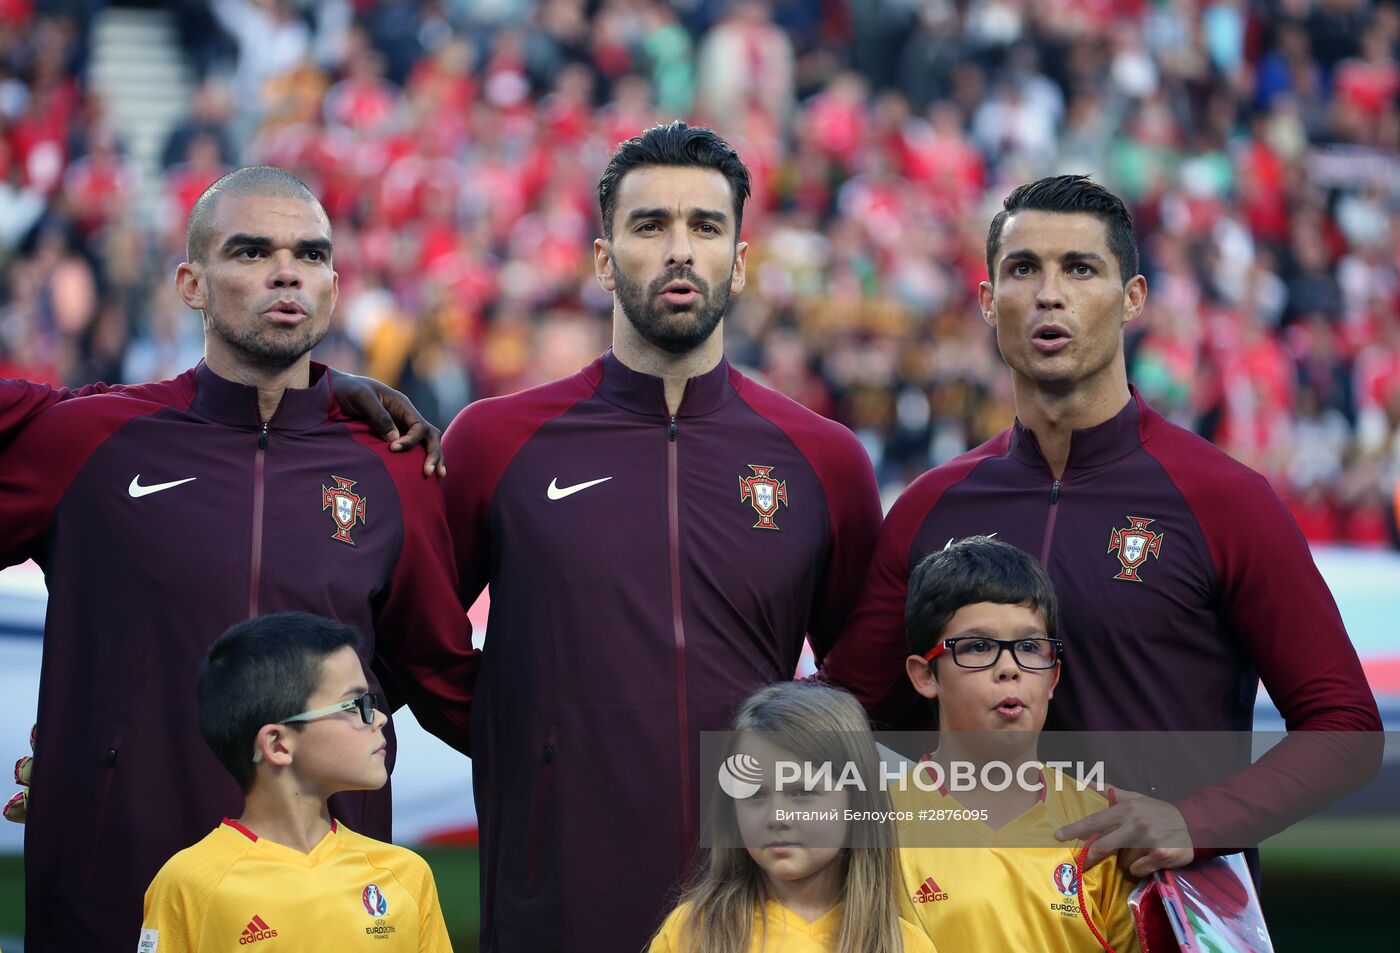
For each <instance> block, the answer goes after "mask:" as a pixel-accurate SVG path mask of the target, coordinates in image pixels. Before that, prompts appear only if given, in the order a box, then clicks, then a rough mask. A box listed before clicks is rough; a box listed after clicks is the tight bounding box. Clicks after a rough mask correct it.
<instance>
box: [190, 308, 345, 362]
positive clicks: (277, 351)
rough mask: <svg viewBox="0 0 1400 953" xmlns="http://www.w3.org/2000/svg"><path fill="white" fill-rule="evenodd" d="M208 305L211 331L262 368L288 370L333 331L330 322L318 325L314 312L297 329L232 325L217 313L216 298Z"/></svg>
mask: <svg viewBox="0 0 1400 953" xmlns="http://www.w3.org/2000/svg"><path fill="white" fill-rule="evenodd" d="M208 305H209V307H208V308H207V309H206V310H205V312H204V314H205V318H206V320H207V321H208V322H209V328H210V330H211V331H213V333H215V334H217V335H218V336H219V338H220V340H222V341H223V342H224V343H225V344H227V345H228V346H229V347H230V348H232V349H233V350H234V351H236V352H237V353H238V355H239V357H241V358H242V359H243V360H244V361H245V362H246V363H247V364H249V365H250V366H252V367H256V368H259V369H260V370H268V371H281V370H286V369H287V368H289V367H291V366H292V365H293V364H295V363H296V362H297V361H298V360H300V359H301V357H302V356H303V355H304V354H306V353H307V352H308V351H310V350H311V349H312V348H314V347H315V346H316V345H318V344H320V343H321V341H322V340H323V339H324V338H325V336H326V333H327V332H328V331H330V322H329V321H326V322H325V323H323V324H321V325H320V326H319V327H317V322H316V321H314V320H313V319H312V318H311V316H310V315H308V316H307V318H306V320H305V321H303V322H302V323H301V324H299V325H297V326H296V327H294V328H277V327H268V326H264V325H254V326H252V327H244V328H237V327H232V326H230V325H229V324H227V323H225V322H224V321H223V320H222V319H220V318H218V317H217V316H216V315H215V312H214V307H213V306H214V302H213V300H212V297H211V300H210V301H209V302H208Z"/></svg>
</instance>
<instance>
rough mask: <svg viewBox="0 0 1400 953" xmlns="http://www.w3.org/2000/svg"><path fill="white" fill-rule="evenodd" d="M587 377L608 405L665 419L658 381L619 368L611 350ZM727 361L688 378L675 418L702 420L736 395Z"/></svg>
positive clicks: (663, 396) (662, 386)
mask: <svg viewBox="0 0 1400 953" xmlns="http://www.w3.org/2000/svg"><path fill="white" fill-rule="evenodd" d="M588 372H589V374H590V376H592V377H594V378H596V379H597V381H598V383H597V393H598V396H599V397H602V398H603V399H604V400H606V401H607V402H608V403H610V404H615V405H617V406H618V407H621V408H622V409H623V410H630V411H631V412H632V413H634V414H646V415H648V416H656V417H667V416H669V415H668V414H667V412H666V388H665V384H664V382H663V381H662V380H661V378H659V377H653V376H652V375H650V374H643V373H641V372H640V371H634V370H632V368H630V367H628V366H627V365H625V364H623V363H622V362H621V361H619V360H618V359H617V356H616V355H615V354H613V352H612V348H608V349H607V350H606V351H604V352H603V356H602V357H600V358H598V360H596V361H594V362H593V365H592V366H591V367H589V368H588ZM730 372H731V368H730V366H729V361H727V360H726V359H724V358H720V361H719V364H718V365H716V366H715V367H714V368H713V369H712V370H709V371H706V372H705V373H704V374H701V375H700V376H699V377H692V378H690V379H689V380H688V381H686V384H685V396H684V397H682V398H681V406H680V410H679V411H677V414H676V416H678V417H703V416H705V415H706V414H711V413H714V412H715V411H716V410H719V409H720V408H721V407H723V406H724V405H725V404H726V403H728V402H729V400H730V399H731V398H733V397H734V395H735V394H737V393H738V391H737V390H736V389H735V386H734V382H733V381H732V380H731V373H730Z"/></svg>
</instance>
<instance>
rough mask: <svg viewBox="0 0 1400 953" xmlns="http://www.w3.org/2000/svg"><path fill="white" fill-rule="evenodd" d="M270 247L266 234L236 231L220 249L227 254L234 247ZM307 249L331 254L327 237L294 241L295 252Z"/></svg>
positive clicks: (301, 252) (270, 241) (306, 250)
mask: <svg viewBox="0 0 1400 953" xmlns="http://www.w3.org/2000/svg"><path fill="white" fill-rule="evenodd" d="M271 247H272V239H270V238H268V237H267V236H266V235H249V234H247V233H246V232H237V233H236V234H233V235H230V236H229V237H228V238H226V239H225V240H224V243H223V245H222V246H220V249H219V250H220V251H222V252H224V253H225V254H227V253H228V252H231V251H233V250H234V249H235V248H261V249H263V250H266V249H269V248H271ZM309 251H318V252H320V253H321V254H323V255H327V256H329V255H330V254H331V241H330V239H329V238H303V239H302V240H301V241H299V242H297V243H296V252H297V254H299V255H300V254H304V253H305V252H309Z"/></svg>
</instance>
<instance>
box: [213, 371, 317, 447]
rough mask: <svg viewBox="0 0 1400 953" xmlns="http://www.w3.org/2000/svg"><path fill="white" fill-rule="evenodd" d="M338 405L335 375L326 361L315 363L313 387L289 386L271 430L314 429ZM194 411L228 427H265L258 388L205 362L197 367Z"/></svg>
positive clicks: (271, 423)
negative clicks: (224, 375) (221, 373)
mask: <svg viewBox="0 0 1400 953" xmlns="http://www.w3.org/2000/svg"><path fill="white" fill-rule="evenodd" d="M334 405H335V398H333V397H332V396H331V375H330V373H329V368H327V367H326V365H324V364H318V363H316V362H314V361H313V362H312V363H311V386H310V387H289V388H287V389H286V390H285V391H283V392H282V402H281V403H279V404H278V405H277V412H276V413H274V414H273V415H272V420H271V421H269V424H268V426H269V429H271V430H310V429H312V428H313V427H317V426H320V425H321V424H323V423H325V421H326V418H327V417H328V416H330V413H331V409H332V408H333V407H334ZM190 410H191V411H193V412H194V413H196V414H198V415H199V416H201V417H205V418H207V419H209V420H212V421H214V422H215V423H219V424H223V425H224V426H226V427H247V428H249V429H252V430H257V429H260V428H261V427H262V414H261V413H260V412H259V410H258V389H257V388H256V387H249V386H248V385H247V384H235V383H234V382H233V381H230V380H225V379H224V378H222V377H220V376H219V375H218V374H215V373H214V372H213V371H211V370H210V369H209V365H208V364H205V363H204V362H203V361H200V362H199V365H198V366H197V367H196V368H195V369H194V400H193V401H192V402H191V403H190Z"/></svg>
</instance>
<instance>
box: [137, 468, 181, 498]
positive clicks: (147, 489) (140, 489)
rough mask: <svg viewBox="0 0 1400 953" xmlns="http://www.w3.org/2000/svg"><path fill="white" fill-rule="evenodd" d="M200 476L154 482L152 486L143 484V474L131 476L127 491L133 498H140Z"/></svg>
mask: <svg viewBox="0 0 1400 953" xmlns="http://www.w3.org/2000/svg"><path fill="white" fill-rule="evenodd" d="M196 479H198V477H185V478H184V479H183V480H171V481H170V482H169V483H152V484H151V485H150V486H142V485H141V474H139V473H138V474H136V476H134V477H132V478H131V486H129V487H127V488H126V492H128V493H130V494H131V498H132V499H140V498H141V497H143V496H150V495H151V494H152V493H159V492H160V491H161V490H168V489H170V488H171V487H172V486H179V485H180V484H181V483H189V482H190V481H191V480H196Z"/></svg>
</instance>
